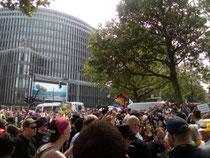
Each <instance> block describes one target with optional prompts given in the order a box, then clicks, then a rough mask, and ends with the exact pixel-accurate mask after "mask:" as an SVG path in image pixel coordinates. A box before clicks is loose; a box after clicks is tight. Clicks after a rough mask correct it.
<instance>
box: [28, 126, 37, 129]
mask: <svg viewBox="0 0 210 158" xmlns="http://www.w3.org/2000/svg"><path fill="white" fill-rule="evenodd" d="M28 128H31V129H35V128H37V127H36V126H32V127H28Z"/></svg>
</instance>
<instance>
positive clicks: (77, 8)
mask: <svg viewBox="0 0 210 158" xmlns="http://www.w3.org/2000/svg"><path fill="white" fill-rule="evenodd" d="M119 2H120V0H54V1H53V0H52V1H51V4H50V7H49V8H51V9H55V10H58V11H62V12H64V13H68V14H70V15H73V16H75V17H77V18H79V19H81V20H83V21H85V22H87V23H88V24H89V25H91V26H93V27H95V28H97V27H98V24H99V23H102V24H105V22H106V21H109V20H111V19H112V18H115V16H116V15H117V12H116V5H117V4H118V3H119Z"/></svg>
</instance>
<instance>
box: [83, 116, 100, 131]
mask: <svg viewBox="0 0 210 158" xmlns="http://www.w3.org/2000/svg"><path fill="white" fill-rule="evenodd" d="M94 120H98V117H97V116H95V115H87V117H86V118H85V119H84V121H83V127H82V129H85V128H86V127H87V126H88V125H89V124H90V123H91V122H92V121H94Z"/></svg>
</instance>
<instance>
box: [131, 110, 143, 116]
mask: <svg viewBox="0 0 210 158" xmlns="http://www.w3.org/2000/svg"><path fill="white" fill-rule="evenodd" d="M130 115H131V116H132V115H134V116H136V117H139V116H143V115H142V114H141V113H140V112H138V111H132V112H131V114H130Z"/></svg>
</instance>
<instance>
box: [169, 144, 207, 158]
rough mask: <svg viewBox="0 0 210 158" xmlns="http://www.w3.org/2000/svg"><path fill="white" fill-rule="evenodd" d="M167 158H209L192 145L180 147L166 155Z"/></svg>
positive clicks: (205, 152)
mask: <svg viewBox="0 0 210 158" xmlns="http://www.w3.org/2000/svg"><path fill="white" fill-rule="evenodd" d="M167 157H169V158H188V157H189V158H210V153H208V152H207V151H204V150H202V149H200V148H198V147H197V146H194V145H180V146H177V147H175V148H174V150H172V151H170V152H169V153H168V156H167Z"/></svg>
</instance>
